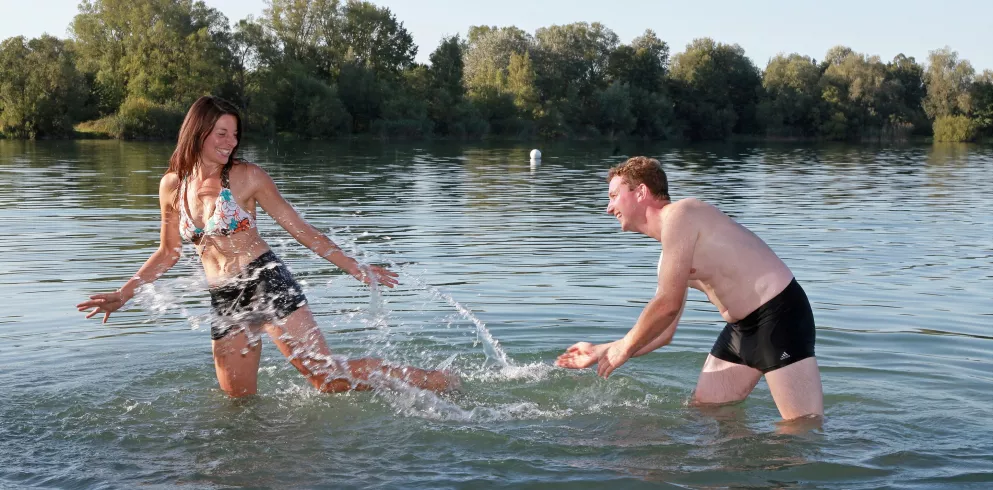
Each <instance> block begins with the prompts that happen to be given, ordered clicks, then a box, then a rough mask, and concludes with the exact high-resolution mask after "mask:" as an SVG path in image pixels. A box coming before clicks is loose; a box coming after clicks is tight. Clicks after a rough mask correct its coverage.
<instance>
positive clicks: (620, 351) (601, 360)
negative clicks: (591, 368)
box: [596, 339, 631, 379]
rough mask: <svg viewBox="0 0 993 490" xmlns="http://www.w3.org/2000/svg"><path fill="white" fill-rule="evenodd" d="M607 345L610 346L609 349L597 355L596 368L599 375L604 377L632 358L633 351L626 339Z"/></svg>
mask: <svg viewBox="0 0 993 490" xmlns="http://www.w3.org/2000/svg"><path fill="white" fill-rule="evenodd" d="M606 345H607V346H608V347H607V349H605V350H604V351H603V352H601V353H600V354H599V355H598V356H597V357H598V364H597V368H596V374H597V376H602V377H603V378H604V379H606V378H607V377H608V376H610V373H612V372H614V370H615V369H617V368H619V367H621V365H622V364H624V363H625V362H627V361H628V359H630V358H631V352H630V350H629V347H628V345H627V342H624V339H621V340H618V341H616V342H612V343H610V344H606Z"/></svg>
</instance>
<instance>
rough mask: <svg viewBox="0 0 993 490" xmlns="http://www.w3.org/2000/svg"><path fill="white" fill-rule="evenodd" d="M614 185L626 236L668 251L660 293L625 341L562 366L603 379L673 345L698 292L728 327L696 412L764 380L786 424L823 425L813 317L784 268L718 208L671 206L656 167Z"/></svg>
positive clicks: (628, 170) (627, 174)
mask: <svg viewBox="0 0 993 490" xmlns="http://www.w3.org/2000/svg"><path fill="white" fill-rule="evenodd" d="M607 181H608V182H609V197H610V202H609V204H608V205H607V212H608V213H610V214H612V215H614V217H616V218H617V220H618V221H619V222H620V224H621V229H622V230H625V231H635V232H638V233H642V234H644V235H648V236H650V237H652V238H654V239H656V240H658V241H659V242H661V243H662V250H663V254H662V255H661V257H660V260H659V285H658V289H657V290H656V294H655V297H654V298H653V299H652V300H651V301H650V302H649V303H648V305H647V306H645V309H644V310H643V311H642V313H641V316H639V317H638V321H637V322H636V323H635V325H634V327H633V328H631V331H629V332H628V333H627V335H625V336H624V338H622V339H620V340H617V341H614V342H610V343H607V344H600V345H593V344H590V343H589V342H580V343H577V344H575V345H573V346H572V347H570V348H569V349H568V350H567V351H566V352H565V353H564V354H562V355H561V356H559V358H558V360H557V361H556V365H558V366H561V367H566V368H572V369H582V368H586V367H589V366H592V365H593V364H597V365H598V366H597V374H598V375H600V376H603V377H604V378H606V377H607V376H609V375H610V373H612V372H613V371H614V370H615V369H617V368H618V367H620V366H621V365H622V364H624V363H625V362H627V360H628V359H629V358H631V357H637V356H640V355H644V354H647V353H649V352H651V351H653V350H655V349H658V348H659V347H662V346H664V345H667V344H668V343H669V342H670V341H671V340H672V336H673V334H674V333H675V332H676V324H677V323H678V321H679V317H680V316H681V315H682V312H683V307H684V306H685V303H686V294H687V287H691V288H694V289H698V290H700V291H702V292H703V293H704V294H706V295H707V298H708V299H710V302H711V303H713V304H714V306H716V307H717V309H718V310H719V311H720V313H721V316H722V317H724V319H725V320H726V321H727V322H728V323H727V326H725V327H724V330H723V331H722V332H721V334H720V336H719V337H718V338H717V342H716V343H715V344H714V347H713V349H712V350H711V351H710V355H708V356H707V361H706V362H705V363H704V365H703V371H702V372H701V373H700V379H699V380H698V381H697V386H696V390H694V392H693V403H694V404H717V403H729V402H736V401H740V400H744V399H745V397H747V396H748V394H749V393H751V392H752V389H753V388H755V385H756V383H758V380H759V378H760V377H762V376H763V375H765V379H766V382H767V383H768V384H769V391H771V392H772V397H773V399H774V400H775V401H776V406H777V407H778V408H779V413H780V415H782V417H783V418H784V419H786V420H792V419H797V418H800V417H804V416H823V414H824V401H823V396H824V395H823V392H822V390H821V377H820V373H819V371H818V369H817V360H816V358H815V357H814V336H815V333H814V316H813V313H812V312H811V309H810V303H809V302H808V300H807V296H806V295H805V294H804V292H803V289H802V288H801V287H800V285H799V284H798V283H797V282H796V280H795V279H794V278H793V273H792V272H790V270H789V268H788V267H786V264H784V263H783V261H782V260H780V259H779V257H777V256H776V254H775V253H774V252H773V251H772V250H771V249H770V248H769V246H768V245H766V244H765V242H763V241H762V240H761V239H760V238H759V237H757V236H756V235H755V234H753V233H752V232H750V231H748V230H747V229H746V228H745V227H743V226H741V225H739V224H738V223H736V222H734V221H733V220H732V219H731V218H729V217H728V216H727V215H725V214H724V213H722V212H721V211H720V210H718V209H717V208H715V207H714V206H711V205H709V204H706V203H704V202H702V201H700V200H698V199H692V198H690V199H682V200H680V201H679V202H672V201H671V200H670V199H669V184H668V181H667V179H666V176H665V172H664V171H663V170H662V165H661V164H660V163H659V162H658V161H657V160H654V159H651V158H646V157H634V158H631V159H629V160H628V161H626V162H624V164H622V165H619V166H617V167H614V168H612V169H610V172H609V173H608V174H607Z"/></svg>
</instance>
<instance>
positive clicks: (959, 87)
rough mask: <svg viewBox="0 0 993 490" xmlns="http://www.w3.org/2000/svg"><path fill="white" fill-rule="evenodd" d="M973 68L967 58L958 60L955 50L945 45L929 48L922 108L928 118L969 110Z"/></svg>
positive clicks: (961, 113) (952, 114)
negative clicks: (925, 90)
mask: <svg viewBox="0 0 993 490" xmlns="http://www.w3.org/2000/svg"><path fill="white" fill-rule="evenodd" d="M975 73H976V71H975V70H974V69H973V68H972V64H970V63H969V62H968V61H967V60H959V58H958V53H957V52H955V51H952V50H951V49H950V48H948V47H945V48H942V49H938V50H935V51H931V52H930V53H929V55H928V67H927V71H925V72H924V81H925V83H926V84H927V96H926V97H925V98H924V111H925V112H927V115H928V117H930V118H931V119H937V118H939V117H941V116H957V115H966V114H968V113H969V109H970V108H971V103H970V100H969V96H970V89H971V85H972V78H973V76H974V75H975Z"/></svg>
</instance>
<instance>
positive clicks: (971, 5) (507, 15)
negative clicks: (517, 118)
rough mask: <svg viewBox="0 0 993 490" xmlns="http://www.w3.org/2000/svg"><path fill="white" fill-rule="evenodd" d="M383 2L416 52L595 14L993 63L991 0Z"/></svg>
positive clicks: (42, 7) (818, 48)
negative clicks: (473, 35)
mask: <svg viewBox="0 0 993 490" xmlns="http://www.w3.org/2000/svg"><path fill="white" fill-rule="evenodd" d="M206 3H207V5H209V6H211V7H213V8H216V9H217V10H220V11H221V12H222V13H224V14H225V15H226V16H227V17H228V19H229V20H231V21H232V23H233V22H236V21H238V20H240V19H243V18H245V17H247V16H249V15H255V16H259V15H260V14H261V13H262V10H263V9H264V8H265V0H206ZM373 3H375V4H376V5H379V6H384V7H389V8H390V9H391V10H392V11H393V12H394V13H395V14H396V16H397V19H399V20H400V21H401V22H403V23H404V26H405V27H406V28H407V29H408V30H409V31H410V33H411V34H412V35H413V37H414V42H415V43H417V45H418V47H419V50H418V53H417V61H420V62H422V63H426V62H427V59H428V55H430V54H431V52H432V51H434V49H435V48H436V47H437V46H438V43H439V42H440V41H441V39H442V38H443V37H445V36H449V35H453V34H461V35H463V36H465V34H466V32H467V31H468V29H469V26H472V25H495V26H510V25H515V26H517V27H519V28H521V29H524V30H525V31H528V32H531V33H534V31H535V30H536V29H538V28H540V27H545V26H549V25H553V24H568V23H572V22H583V21H585V22H600V23H602V24H604V25H605V26H607V27H609V28H610V29H612V30H613V31H614V32H616V33H617V35H618V36H619V37H620V39H621V42H624V43H627V42H630V41H631V40H632V39H633V38H635V37H637V36H639V35H641V34H642V33H643V32H644V31H645V29H652V30H654V31H655V33H656V34H657V35H658V36H659V38H661V39H662V40H663V41H665V42H667V43H668V44H669V47H670V51H671V53H673V54H675V53H678V52H680V51H683V50H684V49H685V47H686V44H687V43H689V42H690V41H692V40H693V39H695V38H698V37H710V38H713V39H715V40H716V41H718V42H723V43H737V44H739V45H741V46H742V47H743V48H744V49H745V54H746V55H747V56H748V57H749V58H751V59H752V61H753V62H754V63H755V64H756V65H758V67H759V68H765V65H766V63H767V62H768V61H769V58H771V57H773V56H775V55H776V54H777V53H786V54H789V53H794V52H795V53H800V54H803V55H807V56H810V57H812V58H814V59H817V60H820V59H821V58H822V57H823V56H824V53H826V52H827V50H828V49H829V48H831V47H832V46H836V45H839V44H841V45H845V46H848V47H850V48H852V49H854V50H855V51H856V52H860V53H865V54H868V55H878V56H880V57H881V58H882V59H883V60H884V61H888V60H890V59H892V58H893V57H894V56H896V55H897V54H900V53H903V54H905V55H907V56H913V57H914V58H916V59H917V60H918V61H919V62H924V61H926V60H927V55H928V51H931V50H935V49H939V48H942V47H945V46H948V47H951V48H952V49H953V50H955V51H957V52H958V53H959V58H960V59H966V60H969V61H970V62H971V63H972V66H973V67H974V68H975V69H976V71H977V73H978V72H982V71H983V70H985V69H991V70H993V0H945V2H944V5H943V6H939V4H938V2H935V1H927V2H925V1H923V0H901V1H896V0H889V1H878V0H861V1H858V0H833V1H831V2H825V1H812V0H752V1H750V2H748V1H742V0H736V1H731V0H711V1H708V0H695V1H694V0H689V1H687V0H682V1H669V0H500V1H478V0H476V1H473V0H373ZM78 4H79V0H0V39H6V38H8V37H12V36H26V37H29V38H30V37H37V36H40V35H41V34H42V33H48V34H51V35H54V36H57V37H60V38H65V37H67V36H68V34H67V32H66V30H67V28H68V26H69V24H70V23H71V22H72V18H73V16H74V15H76V13H77V12H78Z"/></svg>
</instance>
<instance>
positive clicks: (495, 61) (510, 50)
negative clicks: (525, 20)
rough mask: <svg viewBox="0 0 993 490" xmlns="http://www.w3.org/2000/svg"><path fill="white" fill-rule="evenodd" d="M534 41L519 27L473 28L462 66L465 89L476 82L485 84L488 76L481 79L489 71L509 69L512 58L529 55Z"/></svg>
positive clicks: (470, 31)
mask: <svg viewBox="0 0 993 490" xmlns="http://www.w3.org/2000/svg"><path fill="white" fill-rule="evenodd" d="M533 44H534V40H533V39H532V38H531V36H530V35H529V34H528V33H526V32H524V31H522V30H520V29H518V28H517V27H514V26H510V27H499V28H498V27H496V26H493V27H490V26H472V27H470V28H469V37H468V39H467V43H466V47H465V49H464V50H463V52H462V53H463V54H462V56H463V66H464V72H465V83H466V87H467V88H470V87H471V83H472V81H473V80H485V79H486V76H483V77H482V78H478V77H477V74H478V72H480V71H488V70H491V69H492V68H493V67H497V68H500V69H504V68H507V67H508V66H509V65H510V57H511V55H513V54H523V53H530V52H531V50H532V49H533Z"/></svg>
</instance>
